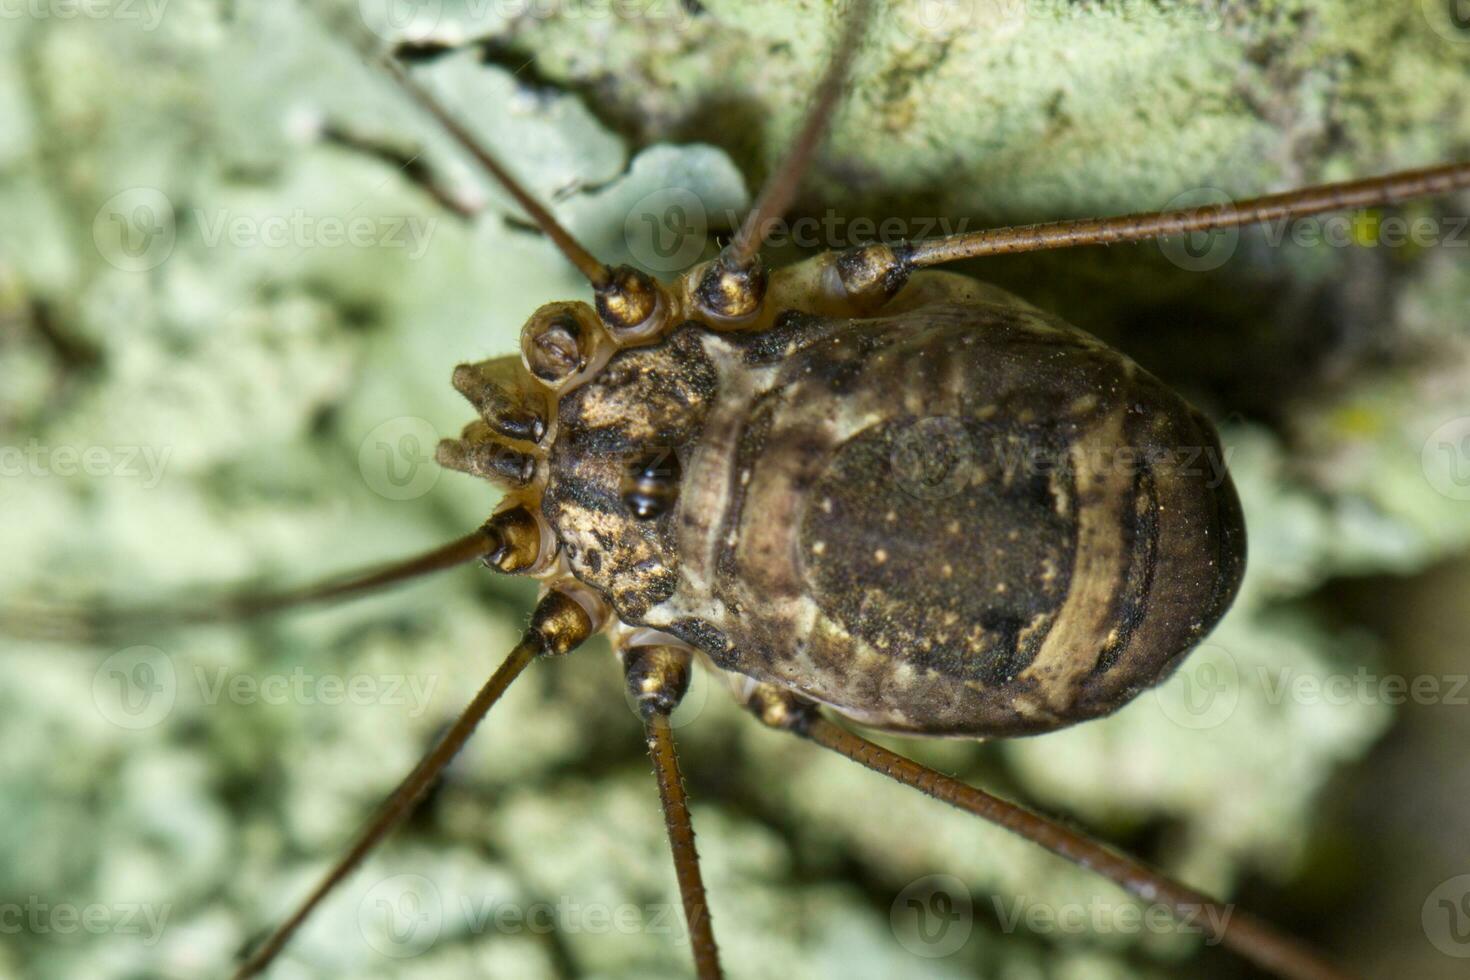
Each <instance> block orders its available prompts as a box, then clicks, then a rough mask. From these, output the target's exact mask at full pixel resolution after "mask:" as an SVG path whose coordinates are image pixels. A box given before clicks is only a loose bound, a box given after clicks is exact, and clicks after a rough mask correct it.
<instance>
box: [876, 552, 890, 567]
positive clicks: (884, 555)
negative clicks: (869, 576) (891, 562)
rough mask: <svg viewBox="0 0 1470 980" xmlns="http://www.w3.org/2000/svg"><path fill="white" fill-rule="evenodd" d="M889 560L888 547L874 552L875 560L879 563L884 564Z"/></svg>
mask: <svg viewBox="0 0 1470 980" xmlns="http://www.w3.org/2000/svg"><path fill="white" fill-rule="evenodd" d="M887 560H888V549H886V548H879V549H878V550H877V551H875V552H873V561H875V562H877V563H878V564H879V565H881V564H883V563H884V562H885V561H887Z"/></svg>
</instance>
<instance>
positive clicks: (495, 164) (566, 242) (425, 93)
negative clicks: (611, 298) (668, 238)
mask: <svg viewBox="0 0 1470 980" xmlns="http://www.w3.org/2000/svg"><path fill="white" fill-rule="evenodd" d="M378 63H379V64H381V65H382V66H383V68H384V69H385V70H386V71H387V72H388V74H389V75H390V76H392V77H393V79H394V80H395V81H397V82H398V84H399V86H400V87H401V88H402V89H403V90H404V92H406V93H407V94H408V96H409V97H410V98H411V99H413V100H414V101H415V102H417V103H418V104H419V107H420V108H422V109H423V110H424V111H425V112H427V113H428V114H429V115H431V116H433V117H434V119H435V120H436V121H437V122H438V123H439V125H440V126H441V127H442V128H443V129H444V131H445V132H446V133H448V134H449V136H450V137H451V138H452V139H453V140H454V141H455V142H456V143H458V144H459V146H460V148H461V149H463V150H464V151H465V152H466V153H468V154H469V155H470V156H471V157H473V158H474V160H475V162H476V163H478V164H479V165H480V167H481V168H482V169H484V170H485V172H486V173H488V174H490V176H491V177H493V178H494V179H495V180H496V182H497V183H499V184H500V186H501V187H504V188H505V189H506V191H507V192H508V193H509V194H510V196H511V197H513V198H515V201H516V203H517V204H519V205H520V207H521V210H522V211H525V212H526V215H527V217H529V218H530V219H531V220H532V221H533V222H535V224H536V227H538V228H540V229H541V231H542V232H543V233H544V234H545V235H546V237H547V238H550V239H551V241H552V243H553V244H554V245H556V247H557V249H558V250H560V251H561V253H562V254H563V255H565V256H566V258H567V261H568V262H570V263H572V265H574V266H576V267H577V270H578V271H579V272H581V273H582V275H584V276H586V277H587V281H588V282H590V283H591V284H592V285H593V287H594V288H599V287H603V286H606V285H607V284H608V283H609V282H610V280H611V276H612V273H611V270H609V269H608V267H607V266H606V265H604V264H603V263H601V262H599V261H597V257H596V256H595V255H593V254H592V253H591V252H589V251H587V250H586V249H585V248H583V247H582V245H581V243H580V242H578V241H577V240H576V239H575V238H573V237H572V234H571V232H569V231H567V230H566V229H565V228H564V227H562V225H561V222H559V221H557V220H556V218H555V217H553V216H552V214H551V212H550V211H548V210H546V208H544V207H542V205H541V202H539V201H537V200H536V199H535V198H534V197H532V196H531V193H530V192H529V191H527V190H526V189H525V188H524V187H522V186H521V184H520V182H519V181H517V180H516V179H515V178H514V177H512V176H511V173H510V171H509V170H506V169H505V167H504V165H503V164H501V162H500V161H499V160H497V159H496V158H495V156H494V155H493V154H492V153H491V152H490V151H489V150H487V149H485V147H483V146H481V145H480V143H479V141H478V140H476V139H475V138H474V136H472V135H471V134H470V132H469V130H467V129H465V128H464V126H462V125H461V124H460V123H459V121H458V120H457V119H455V118H454V116H453V115H451V114H450V112H449V110H448V109H447V108H445V107H444V105H443V104H441V103H440V102H439V100H438V99H436V98H435V97H434V96H433V95H432V94H430V92H429V90H428V89H426V88H424V87H423V86H422V85H420V84H419V83H418V82H416V81H414V79H413V78H412V77H411V76H410V75H409V74H408V72H407V70H406V69H404V67H403V66H402V65H401V64H399V63H398V61H397V59H395V58H393V57H392V56H391V55H389V56H383V57H380V58H378Z"/></svg>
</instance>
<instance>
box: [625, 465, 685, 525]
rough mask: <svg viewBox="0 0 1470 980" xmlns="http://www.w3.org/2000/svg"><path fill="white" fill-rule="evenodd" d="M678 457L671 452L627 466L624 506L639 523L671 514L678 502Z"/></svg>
mask: <svg viewBox="0 0 1470 980" xmlns="http://www.w3.org/2000/svg"><path fill="white" fill-rule="evenodd" d="M680 476H681V472H680V469H679V457H678V456H676V455H674V453H673V452H672V451H664V452H653V453H648V454H646V455H644V456H640V457H638V458H637V459H635V460H634V461H633V462H631V463H629V464H628V472H627V474H626V476H625V477H624V478H623V503H624V504H626V505H627V507H628V510H630V511H632V512H633V516H634V517H636V518H638V519H639V520H640V521H648V520H652V519H654V518H655V517H659V516H661V515H663V514H666V513H668V512H669V511H670V510H672V509H673V507H674V504H675V503H676V502H677V501H678V499H679V479H680Z"/></svg>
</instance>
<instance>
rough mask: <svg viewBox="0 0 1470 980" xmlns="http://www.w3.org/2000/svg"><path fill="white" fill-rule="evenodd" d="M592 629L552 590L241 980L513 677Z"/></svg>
mask: <svg viewBox="0 0 1470 980" xmlns="http://www.w3.org/2000/svg"><path fill="white" fill-rule="evenodd" d="M591 632H592V622H591V620H590V619H589V618H588V616H587V613H586V611H584V610H583V609H582V607H581V606H580V605H579V604H578V603H577V601H576V600H575V599H572V598H570V597H568V596H566V595H564V594H563V593H560V592H551V593H548V594H547V596H546V598H545V599H543V600H542V601H541V603H540V605H538V606H537V607H536V612H535V614H534V615H533V617H532V620H531V627H530V629H528V630H527V631H526V635H525V636H524V637H523V638H522V639H521V641H520V643H518V644H516V646H515V648H514V649H512V650H511V652H510V654H509V656H507V657H506V658H505V662H504V663H502V664H501V665H500V667H499V668H498V669H497V670H496V671H495V673H494V674H492V675H491V676H490V679H489V680H488V681H486V682H485V686H484V687H482V688H480V691H479V693H477V694H476V695H475V697H474V700H472V701H471V702H470V703H469V705H468V706H467V707H466V708H465V709H464V711H463V712H462V713H461V714H460V716H459V717H458V718H457V719H456V720H455V722H454V724H453V725H452V726H451V727H450V729H449V730H448V731H447V732H445V733H444V734H443V735H442V736H441V737H440V739H439V741H438V742H437V743H435V745H434V747H433V748H432V749H430V750H429V752H428V754H427V755H425V756H424V758H423V759H422V760H421V761H420V762H419V764H418V765H417V766H415V767H414V769H413V771H412V772H410V773H409V774H408V775H407V776H406V777H404V779H403V781H402V782H401V783H399V784H398V786H397V788H396V789H394V790H393V792H392V793H390V794H389V795H388V798H387V799H386V800H385V801H384V802H383V804H382V806H380V807H379V808H378V812H377V813H376V814H374V815H373V818H372V819H371V820H370V821H369V822H368V824H367V826H366V827H364V828H363V830H362V831H361V832H360V833H359V834H358V835H357V838H356V839H355V840H354V841H353V842H352V845H351V846H350V847H348V849H347V852H346V853H345V854H344V855H343V856H342V858H341V859H340V860H339V861H338V862H337V863H336V864H335V865H333V866H332V869H331V870H330V871H328V872H327V874H326V875H325V876H324V877H323V878H322V880H321V882H320V883H319V884H318V885H317V886H316V888H314V889H313V890H312V892H311V894H309V895H307V896H306V898H305V899H303V900H302V902H301V903H300V904H299V905H297V906H296V909H295V911H293V912H292V913H291V915H290V916H289V917H287V919H286V920H285V921H284V922H282V923H281V924H280V925H279V926H277V927H276V929H275V931H274V932H272V933H271V934H270V936H268V937H267V938H266V940H265V942H263V943H262V944H261V945H260V946H259V947H257V948H256V950H255V951H254V952H253V953H252V954H251V955H250V957H249V958H248V959H247V960H246V961H245V962H244V963H243V964H241V965H240V968H239V969H238V970H236V971H235V974H234V977H235V980H244V978H246V977H253V976H255V975H257V974H258V973H260V971H262V970H264V969H265V968H266V967H267V966H269V965H270V964H271V961H272V960H274V959H275V958H276V956H277V954H279V953H280V951H281V950H282V949H283V948H284V947H285V945H286V943H287V942H289V941H290V939H291V937H292V936H293V935H295V933H296V930H297V929H299V928H300V927H301V925H302V924H303V923H305V922H306V920H307V918H308V917H309V916H310V915H311V913H312V912H313V911H314V910H315V909H316V907H317V906H318V905H319V904H321V901H322V900H323V899H324V898H326V897H327V895H328V894H330V893H331V891H332V889H334V888H336V887H337V885H338V884H340V883H341V882H342V881H343V880H344V879H345V878H346V877H347V876H348V875H349V874H351V873H352V871H353V870H354V869H355V868H356V867H357V866H358V865H359V864H361V863H362V860H363V858H365V857H367V855H368V854H369V853H370V852H371V851H372V849H373V848H374V847H376V846H377V845H378V843H379V842H380V841H382V840H383V838H384V837H386V836H387V835H388V834H389V833H390V832H391V831H392V830H393V829H394V828H395V827H397V826H398V825H399V824H401V823H402V822H403V821H404V819H405V818H407V817H408V815H409V814H411V813H412V812H413V810H414V808H415V807H416V806H417V805H418V804H419V803H420V802H421V801H422V800H423V798H424V796H425V795H426V794H427V793H428V791H429V787H430V786H432V785H433V783H434V780H435V779H436V778H438V776H439V774H440V773H441V772H443V771H444V767H445V766H447V765H449V763H450V762H451V761H452V760H453V759H454V757H455V756H456V755H457V754H459V750H460V749H461V748H463V747H464V745H465V743H466V742H468V741H469V739H470V736H471V735H473V734H474V732H475V728H476V727H477V726H478V725H479V724H480V722H481V720H482V719H484V717H485V715H486V714H488V713H489V711H490V708H491V707H492V706H493V705H494V704H495V702H496V701H498V700H500V696H501V695H502V694H504V693H505V691H506V688H508V687H510V684H511V681H513V680H515V679H516V678H517V677H518V676H520V674H521V672H522V671H523V670H525V669H526V667H527V666H528V665H529V664H530V663H531V661H532V660H535V659H536V658H537V657H539V656H545V655H551V654H561V653H566V652H567V651H569V650H571V649H572V648H573V647H575V646H577V645H579V644H580V643H581V642H582V641H583V640H585V639H586V638H587V637H588V636H589V635H590V634H591Z"/></svg>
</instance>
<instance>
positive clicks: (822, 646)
mask: <svg viewBox="0 0 1470 980" xmlns="http://www.w3.org/2000/svg"><path fill="white" fill-rule="evenodd" d="M826 261H827V260H823V261H819V262H817V263H806V264H804V266H798V267H795V268H794V269H792V270H783V272H782V273H777V274H776V275H775V276H773V281H772V295H773V299H775V300H777V302H773V303H772V304H771V308H772V311H773V312H772V313H771V314H770V315H769V316H768V317H767V318H766V319H765V320H764V321H763V322H757V323H752V324H748V325H740V326H744V327H745V329H731V328H730V325H729V324H725V323H714V324H710V323H707V322H701V321H700V320H699V319H696V318H676V319H674V320H672V321H671V323H670V325H669V327H668V328H667V329H666V330H664V331H663V332H662V334H661V335H660V336H658V337H654V338H649V339H647V340H645V341H644V344H645V345H644V346H635V347H626V348H623V349H621V350H618V351H617V352H616V353H613V354H611V356H610V357H608V358H607V359H606V360H605V362H604V363H602V364H601V365H600V366H599V367H597V369H596V370H595V371H592V372H590V373H589V375H588V376H587V377H585V378H583V379H578V380H577V382H576V383H575V384H569V385H567V386H566V387H565V388H564V389H563V390H561V391H560V392H559V393H558V394H559V398H558V401H557V405H556V413H555V422H554V425H553V427H552V428H553V432H552V433H551V437H550V439H549V440H548V442H549V448H548V449H547V455H546V459H545V462H544V464H542V466H543V470H542V471H541V472H540V475H539V477H538V478H537V480H536V482H535V484H534V485H533V486H532V487H530V488H529V489H528V490H526V491H524V492H523V496H524V497H525V498H526V499H527V500H528V501H530V502H535V501H537V500H539V506H540V509H541V512H542V514H543V515H544V517H545V520H546V521H547V523H548V525H549V527H550V529H551V530H553V531H554V533H555V537H556V539H557V541H558V542H559V545H560V554H559V556H558V558H557V560H556V563H555V565H554V566H552V567H550V568H549V569H548V570H547V571H546V572H545V574H546V575H548V576H551V577H556V578H564V577H568V576H570V577H573V578H575V580H577V581H579V582H580V583H583V584H584V585H586V586H590V587H591V588H592V589H593V590H595V592H596V593H597V594H599V595H600V596H601V597H603V598H605V600H606V601H607V603H608V604H609V605H610V607H611V611H612V613H613V614H614V619H615V629H621V630H622V631H623V632H624V634H626V633H627V631H628V630H632V629H638V628H642V629H643V630H644V631H645V635H646V631H647V630H653V631H657V633H658V634H659V635H661V636H663V637H664V638H677V640H680V641H683V642H684V643H687V644H689V645H690V646H692V647H694V648H696V649H698V650H699V651H701V652H703V653H704V654H706V655H707V656H708V658H709V659H710V660H711V661H712V662H713V663H714V664H715V665H716V666H718V667H720V668H722V669H725V670H730V671H735V672H738V673H741V674H745V675H747V676H750V677H753V678H755V679H757V680H761V681H766V682H770V683H775V684H778V685H781V686H783V687H786V688H790V689H793V690H795V691H797V692H799V693H801V694H803V695H805V696H807V697H810V698H813V699H815V700H818V701H821V702H824V703H827V704H830V705H832V706H833V707H835V708H836V709H837V710H839V711H840V712H842V713H843V714H844V715H846V716H848V717H850V718H853V719H855V720H858V721H861V722H863V723H865V724H868V725H872V726H875V727H880V728H884V729H889V730H894V731H906V732H914V733H920V734H926V735H954V736H971V737H974V736H999V735H1018V734H1028V733H1035V732H1041V731H1047V730H1050V729H1054V728H1058V727H1061V726H1063V725H1067V724H1071V723H1074V722H1078V721H1082V720H1085V719H1087V718H1092V717H1095V716H1098V715H1102V714H1106V713H1108V712H1110V711H1113V710H1116V709H1117V708H1118V707H1120V706H1121V705H1123V704H1125V703H1126V702H1127V701H1129V700H1130V699H1131V698H1133V697H1134V696H1135V695H1137V694H1138V692H1139V691H1141V690H1143V689H1144V688H1146V687H1148V686H1151V685H1153V684H1155V683H1157V682H1158V681H1159V680H1161V679H1162V678H1163V677H1165V676H1167V675H1168V673H1169V671H1170V670H1171V669H1172V668H1173V666H1174V665H1175V664H1176V663H1177V661H1178V659H1179V658H1180V657H1181V656H1182V655H1183V654H1184V653H1185V652H1187V651H1188V650H1189V649H1190V647H1191V646H1193V644H1194V643H1195V642H1197V641H1198V640H1199V639H1200V637H1201V636H1202V635H1203V634H1204V633H1205V632H1206V631H1208V630H1209V629H1210V627H1211V626H1213V625H1214V623H1215V622H1216V621H1217V620H1218V619H1219V617H1220V616H1221V615H1222V614H1223V612H1224V611H1225V609H1226V607H1227V606H1228V605H1229V603H1230V600H1231V599H1232V597H1233V596H1234V593H1235V590H1236V587H1237V585H1238V583H1239V580H1240V575H1241V571H1242V567H1243V561H1244V540H1245V538H1244V530H1243V527H1242V523H1241V516H1240V511H1239V506H1238V504H1237V502H1236V498H1235V492H1234V489H1233V487H1232V486H1231V484H1230V480H1229V477H1228V475H1227V474H1226V472H1225V469H1224V466H1223V458H1222V454H1221V451H1220V446H1219V442H1218V440H1217V438H1216V436H1215V434H1214V431H1213V429H1212V427H1211V426H1210V425H1209V423H1208V422H1207V421H1206V420H1204V419H1203V418H1202V417H1201V416H1200V415H1199V413H1197V412H1196V411H1194V410H1193V409H1192V408H1190V407H1189V406H1188V405H1187V404H1185V403H1184V402H1183V401H1182V400H1181V399H1180V398H1179V397H1178V396H1177V395H1175V394H1173V393H1172V392H1171V391H1169V390H1168V389H1167V388H1166V387H1164V385H1163V384H1162V383H1160V382H1159V381H1158V380H1156V379H1155V378H1153V377H1152V376H1151V375H1149V374H1148V373H1146V372H1144V371H1143V370H1141V369H1140V368H1138V367H1137V365H1135V364H1134V363H1133V362H1132V361H1130V360H1129V359H1128V358H1126V357H1124V356H1123V355H1121V354H1120V353H1118V352H1117V351H1114V350H1112V349H1110V348H1108V347H1107V346H1105V345H1103V344H1102V343H1101V342H1099V341H1098V340H1096V339H1095V338H1093V337H1091V336H1089V335H1087V334H1085V333H1083V332H1081V331H1079V330H1076V329H1075V328H1072V327H1070V326H1068V325H1066V324H1064V323H1062V322H1060V321H1059V320H1057V319H1056V318H1055V317H1051V316H1049V315H1047V314H1045V313H1042V312H1041V311H1039V310H1036V309H1034V308H1032V307H1030V306H1028V305H1027V304H1025V303H1023V302H1021V301H1020V300H1017V299H1016V298H1014V297H1012V296H1010V295H1008V294H1006V293H1004V292H1002V291H1000V290H997V289H994V288H993V287H989V286H986V285H983V284H980V283H977V282H975V281H973V280H970V279H968V278H965V277H962V276H957V275H953V274H949V273H940V272H925V273H921V274H919V275H916V276H915V277H914V278H913V280H912V281H911V282H909V283H908V284H907V285H906V286H905V287H904V288H903V289H902V290H901V291H899V292H898V293H897V295H896V296H894V297H893V298H892V299H891V300H888V301H887V302H884V303H882V304H880V305H879V306H878V307H877V308H876V309H865V310H864V315H863V316H861V317H852V316H850V315H844V314H850V313H851V312H853V310H852V309H851V308H849V309H846V310H844V309H843V305H844V304H843V303H842V302H841V301H840V300H839V299H836V298H834V297H833V296H832V295H831V294H830V292H829V293H823V292H822V291H821V290H812V289H811V286H812V284H813V283H818V284H820V283H823V282H827V281H830V266H829V265H827V264H824V263H825V262H826ZM824 276H825V278H824ZM692 278H693V277H692V274H691V277H690V279H691V280H692ZM803 295H806V296H807V297H808V300H807V302H805V303H799V302H790V301H789V302H786V303H781V302H779V300H780V299H782V298H785V297H792V298H796V297H800V296H803ZM676 305H677V304H676ZM848 305H849V306H853V305H856V304H848ZM864 306H871V304H864ZM681 320H682V322H680V321H681ZM599 360H600V358H599ZM568 370H572V366H570V365H569V366H568ZM476 433H480V437H481V438H483V427H479V428H477V427H473V426H472V427H471V429H470V430H467V432H466V441H462V442H461V443H458V444H451V445H452V446H453V447H454V448H453V449H452V451H451V452H450V453H447V454H446V458H447V459H448V458H450V457H454V458H466V457H467V455H468V457H471V458H472V457H474V455H475V454H474V453H468V454H467V453H466V449H465V445H466V442H473V441H474V439H475V438H476ZM481 455H483V454H481ZM661 457H662V458H666V459H667V473H668V474H669V476H668V478H669V479H670V480H671V481H676V484H675V486H676V489H677V495H676V496H673V495H671V499H672V504H671V506H669V508H668V509H667V510H663V511H661V512H658V513H653V514H645V515H643V516H639V514H640V513H641V511H639V510H638V508H636V507H631V506H630V504H629V502H628V500H626V499H625V497H624V495H623V492H622V490H623V488H624V487H626V486H627V480H628V472H629V468H630V467H633V468H634V469H636V470H637V471H638V473H639V474H640V479H643V478H647V476H648V473H650V472H652V470H651V467H653V464H654V462H656V461H657V460H659V459H660V458H661ZM451 461H452V460H451ZM485 470H486V467H485V466H484V465H483V464H482V465H481V466H480V467H479V468H478V472H481V473H482V474H483V473H484V472H485ZM518 499H519V498H518ZM640 499H642V498H640Z"/></svg>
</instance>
